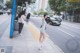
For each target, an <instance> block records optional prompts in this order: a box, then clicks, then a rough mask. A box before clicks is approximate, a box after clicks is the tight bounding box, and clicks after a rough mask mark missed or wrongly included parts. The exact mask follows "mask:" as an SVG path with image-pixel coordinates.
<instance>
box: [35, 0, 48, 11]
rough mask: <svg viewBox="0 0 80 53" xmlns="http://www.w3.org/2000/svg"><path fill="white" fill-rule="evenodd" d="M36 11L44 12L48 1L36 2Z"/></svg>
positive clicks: (38, 0) (37, 0)
mask: <svg viewBox="0 0 80 53" xmlns="http://www.w3.org/2000/svg"><path fill="white" fill-rule="evenodd" d="M35 4H36V10H37V11H39V10H43V11H45V10H46V8H47V6H48V0H36V3H35Z"/></svg>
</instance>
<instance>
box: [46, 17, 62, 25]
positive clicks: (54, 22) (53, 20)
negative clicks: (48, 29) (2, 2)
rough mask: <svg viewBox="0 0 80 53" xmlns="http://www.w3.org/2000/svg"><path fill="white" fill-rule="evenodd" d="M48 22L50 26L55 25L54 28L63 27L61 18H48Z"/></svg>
mask: <svg viewBox="0 0 80 53" xmlns="http://www.w3.org/2000/svg"><path fill="white" fill-rule="evenodd" d="M45 20H46V22H47V23H48V24H50V25H54V26H60V25H61V22H62V19H61V18H59V17H55V16H54V17H47V18H46V19H45Z"/></svg>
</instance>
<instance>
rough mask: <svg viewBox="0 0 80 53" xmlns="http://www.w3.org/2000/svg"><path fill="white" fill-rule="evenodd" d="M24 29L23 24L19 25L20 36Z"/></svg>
mask: <svg viewBox="0 0 80 53" xmlns="http://www.w3.org/2000/svg"><path fill="white" fill-rule="evenodd" d="M22 28H23V24H22V23H19V34H20V33H21V31H22Z"/></svg>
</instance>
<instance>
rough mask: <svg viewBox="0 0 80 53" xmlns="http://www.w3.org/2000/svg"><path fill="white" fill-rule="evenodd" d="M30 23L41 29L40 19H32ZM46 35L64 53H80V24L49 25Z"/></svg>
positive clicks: (64, 22)
mask: <svg viewBox="0 0 80 53" xmlns="http://www.w3.org/2000/svg"><path fill="white" fill-rule="evenodd" d="M30 21H31V22H33V23H34V25H36V26H37V27H38V28H39V29H40V26H41V18H40V17H31V19H30ZM46 33H47V34H48V35H49V37H50V39H51V40H52V41H53V42H54V43H55V44H56V45H58V46H59V47H60V48H61V49H62V50H63V51H64V53H80V23H73V22H66V21H63V22H62V24H61V26H51V25H47V29H46Z"/></svg>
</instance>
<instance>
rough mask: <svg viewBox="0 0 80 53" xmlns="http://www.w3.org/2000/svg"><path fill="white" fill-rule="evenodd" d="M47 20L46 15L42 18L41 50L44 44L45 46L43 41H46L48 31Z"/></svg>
mask: <svg viewBox="0 0 80 53" xmlns="http://www.w3.org/2000/svg"><path fill="white" fill-rule="evenodd" d="M46 18H47V15H46V14H44V16H43V17H42V25H41V29H40V37H39V43H40V48H39V50H41V49H42V46H43V45H42V44H43V41H44V40H45V30H46V25H47V23H46V21H45V19H46Z"/></svg>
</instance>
